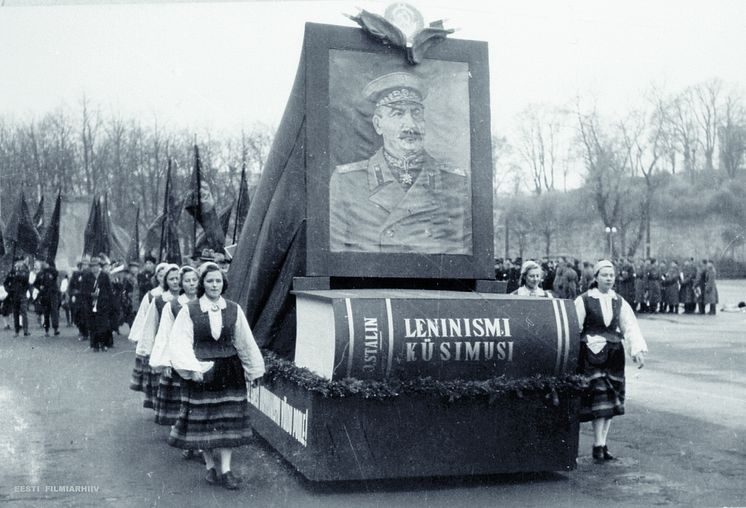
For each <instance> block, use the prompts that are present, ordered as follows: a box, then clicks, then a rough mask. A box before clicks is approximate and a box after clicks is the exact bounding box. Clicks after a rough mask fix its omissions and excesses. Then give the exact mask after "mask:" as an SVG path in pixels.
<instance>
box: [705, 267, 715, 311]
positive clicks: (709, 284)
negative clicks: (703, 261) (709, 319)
mask: <svg viewBox="0 0 746 508" xmlns="http://www.w3.org/2000/svg"><path fill="white" fill-rule="evenodd" d="M704 297H705V299H704V303H705V305H709V304H715V303H718V287H717V284H716V283H715V269H714V268H710V267H707V269H706V270H705V291H704Z"/></svg>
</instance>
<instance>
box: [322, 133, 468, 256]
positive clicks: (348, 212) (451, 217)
mask: <svg viewBox="0 0 746 508" xmlns="http://www.w3.org/2000/svg"><path fill="white" fill-rule="evenodd" d="M470 195H471V189H470V186H469V179H468V178H467V176H466V175H465V174H464V172H463V171H462V170H460V169H457V168H454V167H452V166H449V165H448V164H445V163H443V162H440V161H437V160H436V159H434V158H433V157H431V156H430V155H428V154H425V159H424V161H423V164H422V169H421V170H420V172H419V175H418V176H417V177H416V179H415V180H414V182H413V184H412V186H411V188H409V190H405V189H404V188H403V187H402V185H401V184H400V183H399V181H398V180H397V179H396V178H395V177H394V175H393V173H392V171H391V169H390V168H389V165H388V163H387V161H386V159H385V157H384V154H383V148H381V149H379V150H378V151H377V152H376V153H375V154H374V155H373V156H372V157H371V158H370V159H366V160H363V161H359V162H353V163H351V164H344V165H341V166H337V168H335V170H334V172H333V173H332V177H331V182H330V184H329V220H330V228H329V239H330V247H331V251H332V252H345V251H353V252H415V253H422V254H471V252H472V235H471V208H470V200H469V196H470Z"/></svg>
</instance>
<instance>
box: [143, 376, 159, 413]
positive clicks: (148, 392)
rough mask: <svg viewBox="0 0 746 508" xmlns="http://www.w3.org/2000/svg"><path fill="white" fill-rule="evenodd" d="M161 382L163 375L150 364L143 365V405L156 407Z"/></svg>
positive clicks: (150, 407)
mask: <svg viewBox="0 0 746 508" xmlns="http://www.w3.org/2000/svg"><path fill="white" fill-rule="evenodd" d="M160 382H161V375H160V374H159V373H157V372H155V371H154V370H153V369H151V368H150V365H147V366H145V367H143V387H142V388H143V390H142V391H143V393H144V394H145V399H144V400H143V401H142V407H146V408H148V409H154V408H155V399H156V397H158V385H159V384H160Z"/></svg>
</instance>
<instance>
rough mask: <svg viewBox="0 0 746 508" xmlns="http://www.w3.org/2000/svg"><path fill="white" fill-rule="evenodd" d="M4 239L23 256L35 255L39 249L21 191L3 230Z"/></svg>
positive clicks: (35, 233) (37, 238) (37, 239)
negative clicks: (23, 254)
mask: <svg viewBox="0 0 746 508" xmlns="http://www.w3.org/2000/svg"><path fill="white" fill-rule="evenodd" d="M5 239H6V240H7V241H9V242H12V244H13V248H14V249H20V250H21V251H22V252H23V253H25V254H36V250H37V249H38V248H39V233H38V232H37V231H36V228H35V227H34V223H33V219H32V218H31V214H30V213H29V210H28V205H27V204H26V198H25V197H24V195H23V191H21V198H20V199H19V200H18V204H17V205H16V208H15V210H13V214H12V215H11V216H10V220H9V221H8V227H7V228H6V229H5Z"/></svg>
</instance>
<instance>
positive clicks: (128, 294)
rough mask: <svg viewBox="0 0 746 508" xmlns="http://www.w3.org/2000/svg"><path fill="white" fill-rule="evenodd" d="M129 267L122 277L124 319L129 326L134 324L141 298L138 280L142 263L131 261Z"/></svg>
mask: <svg viewBox="0 0 746 508" xmlns="http://www.w3.org/2000/svg"><path fill="white" fill-rule="evenodd" d="M127 268H128V270H127V273H126V274H125V275H124V277H123V278H122V295H121V296H122V319H123V322H124V323H127V326H132V322H133V321H134V320H135V313H136V312H137V309H138V307H139V305H140V299H141V297H140V289H139V285H138V282H137V278H138V275H139V272H140V263H138V262H137V261H130V262H129V263H128V266H127Z"/></svg>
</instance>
